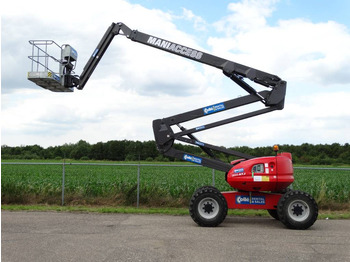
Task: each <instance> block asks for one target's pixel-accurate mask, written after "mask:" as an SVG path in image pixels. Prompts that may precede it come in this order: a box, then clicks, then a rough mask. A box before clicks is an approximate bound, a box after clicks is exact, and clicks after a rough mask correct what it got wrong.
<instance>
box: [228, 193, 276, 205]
mask: <svg viewBox="0 0 350 262" xmlns="http://www.w3.org/2000/svg"><path fill="white" fill-rule="evenodd" d="M221 194H222V195H223V196H224V197H225V199H226V202H227V208H228V209H277V204H278V201H279V200H280V198H281V196H282V194H277V193H276V194H275V193H263V192H239V191H230V192H221Z"/></svg>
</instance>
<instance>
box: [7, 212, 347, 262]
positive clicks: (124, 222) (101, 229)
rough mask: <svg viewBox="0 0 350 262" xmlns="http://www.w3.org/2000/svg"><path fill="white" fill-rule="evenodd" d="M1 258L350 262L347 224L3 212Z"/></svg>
mask: <svg viewBox="0 0 350 262" xmlns="http://www.w3.org/2000/svg"><path fill="white" fill-rule="evenodd" d="M1 248H2V250H1V259H2V261H21V262H23V261H45V262H46V261H181V262H184V261H225V262H227V261H317V262H320V261H350V220H318V221H316V223H315V224H314V226H312V227H311V228H310V229H308V230H302V231H299V230H289V229H286V228H285V227H284V226H283V225H282V224H281V223H280V222H278V221H275V220H274V219H271V218H259V217H227V218H226V220H225V221H224V222H223V223H222V224H221V225H220V226H219V227H216V228H202V227H198V226H197V225H196V224H195V223H194V222H193V221H192V219H191V218H190V217H189V216H166V215H134V214H86V213H55V212H8V211H2V212H1Z"/></svg>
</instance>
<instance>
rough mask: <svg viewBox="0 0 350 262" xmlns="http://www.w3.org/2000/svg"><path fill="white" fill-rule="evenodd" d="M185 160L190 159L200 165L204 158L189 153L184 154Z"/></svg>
mask: <svg viewBox="0 0 350 262" xmlns="http://www.w3.org/2000/svg"><path fill="white" fill-rule="evenodd" d="M183 160H185V161H188V162H192V163H195V164H198V165H200V164H202V158H199V157H195V156H191V155H187V154H184V156H183Z"/></svg>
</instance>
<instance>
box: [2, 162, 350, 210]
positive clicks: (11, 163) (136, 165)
mask: <svg viewBox="0 0 350 262" xmlns="http://www.w3.org/2000/svg"><path fill="white" fill-rule="evenodd" d="M1 165H55V166H59V165H60V166H62V200H61V205H62V206H63V205H64V203H65V202H64V197H65V196H64V193H65V180H66V166H67V165H76V166H133V167H137V192H136V194H137V203H136V205H137V207H139V204H140V175H141V168H142V167H175V168H176V167H186V168H202V167H203V166H201V165H190V164H186V165H181V164H145V163H72V162H66V161H63V163H59V162H57V163H49V162H2V163H1ZM294 169H309V170H333V171H336V170H341V171H350V168H338V167H294ZM212 185H213V186H215V169H212Z"/></svg>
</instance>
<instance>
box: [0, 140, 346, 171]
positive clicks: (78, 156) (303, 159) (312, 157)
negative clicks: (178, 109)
mask: <svg viewBox="0 0 350 262" xmlns="http://www.w3.org/2000/svg"><path fill="white" fill-rule="evenodd" d="M174 146H175V148H177V149H180V150H183V151H185V152H188V153H191V154H196V155H200V156H205V155H206V154H205V153H204V152H202V150H201V149H200V148H199V147H195V146H191V145H183V144H175V145H174ZM229 149H232V150H235V151H239V152H242V153H246V154H249V155H253V156H257V157H260V156H269V155H274V154H275V153H274V152H273V150H272V146H265V147H255V148H251V147H247V146H240V147H232V148H229ZM280 151H284V152H291V153H292V155H293V162H294V163H295V164H311V165H339V164H350V145H349V143H345V144H344V145H341V144H339V143H333V144H317V145H313V144H308V143H304V144H301V145H280ZM215 156H216V157H217V158H220V159H222V160H224V161H231V160H233V159H234V157H232V156H227V155H224V154H223V153H218V154H216V155H215ZM1 158H2V159H56V160H59V159H75V160H110V161H137V160H142V161H174V160H175V159H173V158H169V157H164V156H163V155H161V154H160V153H159V152H158V150H157V148H156V144H155V142H154V141H144V142H141V141H129V140H112V141H108V142H98V143H96V144H90V143H88V142H86V141H84V140H80V141H79V142H77V143H74V144H64V145H61V146H50V147H48V148H43V147H41V146H39V145H28V146H15V147H10V146H7V145H2V146H1Z"/></svg>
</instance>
